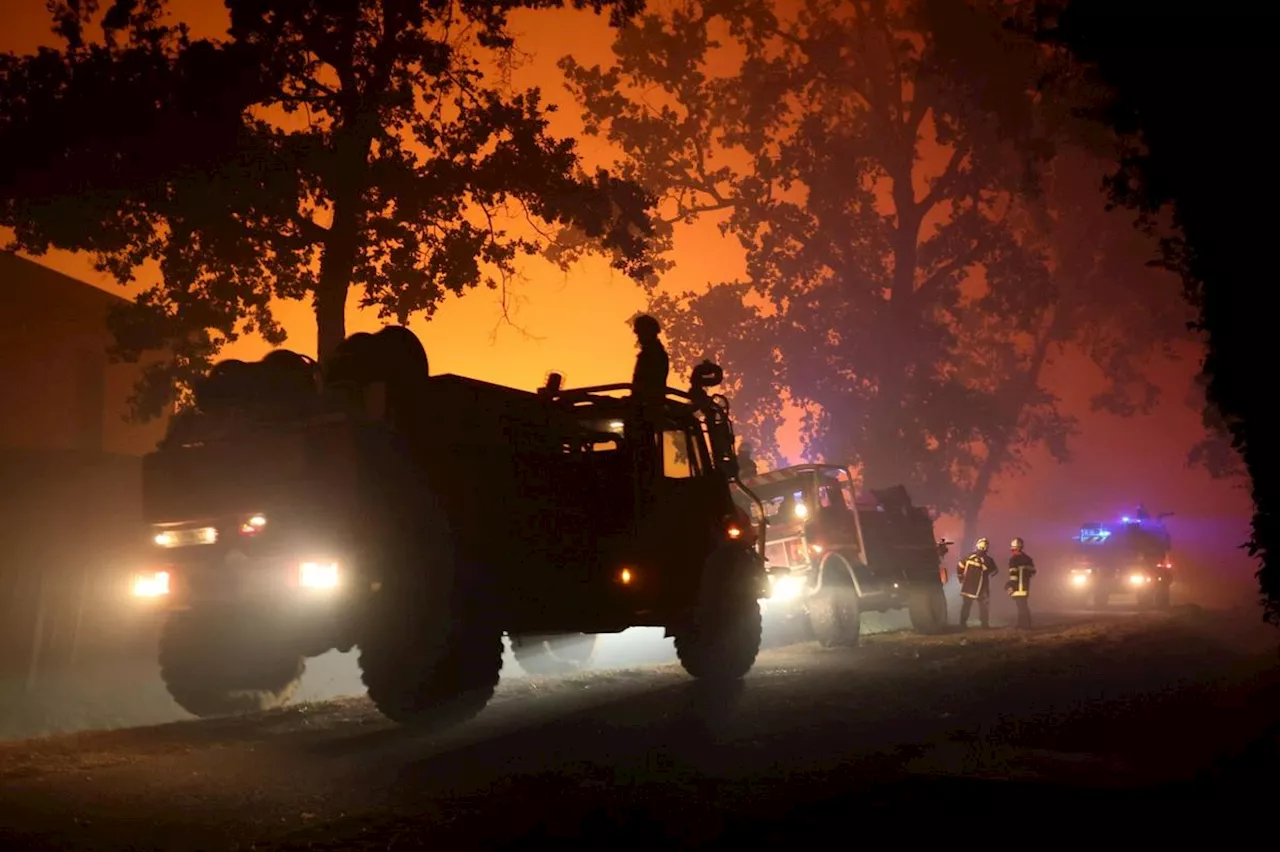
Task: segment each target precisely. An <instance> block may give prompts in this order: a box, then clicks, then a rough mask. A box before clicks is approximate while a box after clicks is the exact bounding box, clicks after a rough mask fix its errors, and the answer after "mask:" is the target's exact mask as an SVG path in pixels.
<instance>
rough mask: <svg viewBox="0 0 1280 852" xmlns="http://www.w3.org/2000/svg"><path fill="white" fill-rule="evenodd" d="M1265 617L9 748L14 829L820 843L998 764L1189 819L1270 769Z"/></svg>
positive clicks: (525, 682) (184, 845)
mask: <svg viewBox="0 0 1280 852" xmlns="http://www.w3.org/2000/svg"><path fill="white" fill-rule="evenodd" d="M1256 618H1257V616H1256V614H1255V613H1253V612H1247V613H1243V614H1240V613H1237V614H1234V615H1214V614H1210V613H1203V612H1198V611H1195V610H1187V611H1181V612H1175V613H1172V614H1149V615H1143V616H1129V617H1120V616H1111V617H1107V616H1093V617H1079V616H1077V617H1061V618H1058V619H1057V620H1056V623H1049V624H1047V626H1043V627H1039V628H1037V630H1036V631H1033V632H1032V633H1030V634H1022V633H1018V632H1016V631H1012V630H1009V629H1003V628H1001V629H994V630H990V631H981V630H971V631H969V632H968V633H967V634H964V635H960V634H952V635H946V636H940V637H921V636H914V635H911V634H901V633H897V634H884V635H879V636H873V637H868V639H867V640H866V641H865V642H864V645H863V647H861V648H857V649H841V650H834V651H825V652H824V651H820V650H818V649H817V648H816V647H815V646H813V645H810V644H804V645H796V646H790V647H785V648H779V649H774V650H770V651H766V652H765V653H763V654H762V655H761V657H760V661H759V663H758V665H757V666H756V668H755V669H754V670H753V671H752V673H751V674H750V675H749V676H748V678H747V679H746V680H745V681H744V682H743V684H742V686H741V688H740V689H738V690H734V691H732V692H731V693H729V694H714V693H708V692H706V691H704V690H703V689H701V688H700V687H699V686H698V685H697V684H696V683H693V682H691V681H690V680H689V679H688V678H687V677H686V676H685V675H683V674H682V673H681V672H680V671H679V670H678V668H676V667H674V666H670V665H666V666H647V667H638V668H632V669H615V670H611V671H603V672H595V673H591V674H587V675H582V676H577V677H571V678H564V679H537V678H523V679H519V680H512V681H508V682H506V683H504V684H503V685H502V686H501V687H500V689H499V694H498V696H497V697H496V698H495V700H494V702H493V703H492V705H491V706H490V707H489V708H488V709H487V710H486V711H485V712H484V713H483V714H482V715H481V716H480V717H479V718H477V719H476V720H474V721H473V722H471V723H468V724H466V725H464V726H461V727H459V728H456V729H453V730H451V731H448V732H445V733H442V734H437V735H434V736H421V735H419V736H411V735H407V734H405V733H403V732H402V731H400V730H398V729H396V728H394V727H393V726H391V725H390V724H389V723H387V722H385V721H384V720H382V719H381V718H380V717H379V716H378V715H377V714H376V713H375V712H374V711H373V710H372V708H371V707H370V706H369V704H368V703H367V701H366V700H364V699H363V698H359V699H344V700H340V701H335V702H325V703H316V704H305V705H300V706H296V707H293V708H286V709H284V710H281V711H275V712H272V713H267V714H263V715H259V716H255V717H249V718H245V719H237V720H228V721H206V722H186V723H177V724H170V725H164V726H159V727H153V728H142V729H134V730H127V731H115V732H103V733H87V734H78V735H71V736H64V737H55V738H48V739H44V740H32V741H25V742H13V743H5V744H3V745H0V849H10V848H12V849H18V848H27V849H30V848H50V849H54V848H56V849H64V850H65V849H94V850H108V849H165V850H185V849H204V850H214V849H235V848H244V849H248V848H253V849H333V850H338V849H366V848H367V849H405V850H409V849H420V848H421V849H475V848H505V847H506V846H507V845H508V844H511V845H519V846H522V847H532V846H536V845H537V844H539V843H544V842H554V843H556V845H557V846H561V847H565V846H572V847H575V848H593V849H596V848H645V849H652V848H653V847H654V846H655V845H662V846H665V847H667V848H671V847H677V848H710V846H711V845H712V844H713V842H714V843H718V844H721V845H723V846H724V848H731V847H732V848H741V847H742V846H744V845H748V846H768V845H769V844H770V843H771V842H772V838H773V835H774V834H777V836H778V838H781V837H782V836H783V835H785V836H786V838H787V842H788V845H790V844H791V843H794V842H796V841H802V842H805V843H815V842H819V839H820V838H824V837H827V836H828V835H831V834H832V833H833V832H838V831H839V830H840V828H839V827H840V826H848V825H849V824H850V822H849V821H850V819H851V818H855V814H858V815H860V814H863V813H864V812H865V813H866V814H867V815H868V817H869V818H876V819H891V820H892V821H893V823H892V824H893V825H894V826H896V828H895V835H896V836H899V837H901V838H902V839H904V840H906V839H909V837H911V836H917V837H919V836H923V834H930V835H931V834H932V832H935V831H937V830H945V831H946V832H947V833H950V832H952V831H953V829H954V828H955V826H954V825H951V824H950V821H948V825H947V826H942V825H940V824H935V825H932V826H930V825H929V824H928V822H929V821H928V820H927V819H926V820H925V821H924V822H923V823H922V822H921V820H920V819H919V817H920V815H921V814H944V813H950V812H953V811H954V810H955V808H956V806H957V802H960V801H963V799H962V798H959V799H958V798H957V797H958V796H962V795H963V793H962V792H960V791H961V790H962V789H963V788H966V787H967V786H969V785H991V784H994V783H996V780H997V779H1004V780H1010V779H1012V780H1015V781H1018V782H1020V783H1018V784H1014V785H1007V786H1006V787H1005V788H1003V789H1005V790H1006V792H1005V793H1004V794H1002V795H1001V796H998V797H997V796H995V794H994V793H992V792H990V791H987V790H983V792H982V796H983V797H984V798H985V799H987V800H988V801H990V802H992V803H993V804H992V805H991V806H990V807H994V806H995V804H996V803H999V804H1000V805H1001V806H1002V807H1006V808H1007V807H1011V805H1010V801H1011V800H1010V798H1009V797H1010V796H1013V797H1015V798H1017V797H1023V798H1024V799H1025V800H1026V801H1028V802H1036V803H1038V806H1039V807H1040V808H1041V809H1044V808H1045V807H1049V808H1051V809H1052V810H1053V811H1054V812H1055V813H1056V814H1057V817H1056V819H1061V818H1062V817H1063V816H1064V812H1063V811H1062V808H1063V807H1065V806H1066V804H1065V803H1072V807H1074V806H1076V805H1077V804H1079V803H1081V802H1083V803H1084V804H1083V805H1081V806H1082V807H1085V808H1086V810H1085V811H1084V812H1083V813H1085V814H1087V815H1088V819H1087V820H1086V822H1088V823H1089V824H1093V822H1096V821H1097V820H1099V819H1101V820H1102V821H1103V822H1105V821H1106V820H1107V819H1108V818H1109V815H1111V814H1113V813H1115V812H1118V811H1122V810H1123V809H1125V808H1132V807H1136V805H1134V804H1133V801H1135V797H1141V796H1148V797H1149V796H1153V795H1154V796H1158V802H1159V805H1158V810H1160V811H1161V812H1163V813H1166V814H1167V813H1169V812H1170V808H1171V807H1172V808H1173V809H1174V812H1175V813H1177V815H1178V820H1177V823H1178V826H1179V830H1183V829H1182V826H1186V825H1189V824H1191V823H1190V822H1188V819H1189V818H1190V817H1194V815H1195V813H1197V812H1199V813H1200V814H1201V815H1203V814H1204V813H1206V812H1205V811H1204V810H1203V809H1202V808H1201V809H1199V810H1198V811H1196V810H1194V809H1192V810H1189V811H1187V812H1185V813H1178V812H1177V808H1178V803H1181V802H1184V801H1185V802H1187V803H1191V802H1196V803H1198V804H1197V807H1198V805H1199V804H1202V803H1204V802H1206V801H1211V800H1214V801H1216V799H1212V798H1211V797H1213V796H1226V795H1229V796H1233V797H1234V798H1233V799H1232V802H1233V806H1236V807H1238V806H1239V805H1240V803H1241V801H1242V797H1243V798H1248V797H1250V796H1256V795H1260V793H1259V792H1258V791H1259V789H1260V788H1259V787H1258V785H1257V783H1256V781H1255V782H1250V783H1249V784H1239V783H1237V779H1257V778H1259V777H1266V775H1262V774H1261V773H1270V777H1271V778H1272V779H1274V777H1276V776H1275V774H1274V773H1275V772H1276V771H1277V767H1280V763H1277V761H1276V756H1275V746H1276V742H1277V730H1278V729H1277V727H1276V722H1277V713H1278V712H1280V709H1278V708H1280V701H1278V700H1277V699H1280V676H1278V674H1277V669H1276V666H1275V662H1276V660H1275V650H1274V648H1275V641H1276V637H1275V635H1274V634H1273V633H1268V632H1260V631H1259V630H1257V629H1255V626H1254V625H1255V622H1256ZM1206 772H1208V773H1209V774H1208V775H1205V773H1206ZM1197 778H1198V779H1199V780H1197ZM1206 778H1208V779H1212V781H1213V783H1212V784H1210V783H1209V782H1208V781H1206V780H1205V779H1206ZM1044 785H1053V786H1052V787H1045V786H1044ZM1263 789H1265V788H1263ZM1046 790H1047V791H1048V792H1046ZM1090 790H1093V791H1097V792H1093V793H1090V792H1089V791H1090ZM1152 790H1155V791H1156V792H1154V793H1152V792H1151V791H1152ZM1009 791H1011V792H1009ZM1064 791H1066V792H1064ZM1266 795H1272V794H1271V793H1266ZM1144 801H1155V800H1151V799H1147V800H1144ZM1188 807H1189V808H1190V805H1189V804H1188ZM1066 816H1067V817H1068V819H1067V821H1066V823H1064V824H1069V823H1071V822H1076V821H1077V820H1075V819H1074V818H1072V817H1070V816H1069V814H1066ZM904 818H907V819H908V821H907V822H906V823H904V822H903V819H904ZM1143 821H1144V822H1147V821H1149V820H1143ZM1125 822H1126V824H1127V823H1131V822H1132V820H1125ZM1158 824H1159V825H1165V824H1167V820H1166V819H1161V820H1160V821H1159V823H1158ZM872 826H874V823H872ZM997 827H998V826H997ZM1114 827H1115V826H1110V825H1108V826H1107V827H1105V828H1100V829H1099V830H1100V831H1103V832H1105V833H1110V832H1111V831H1112V829H1113V828H1114ZM1225 827H1226V830H1227V833H1225V834H1224V833H1221V832H1220V833H1219V834H1218V835H1217V839H1219V840H1227V839H1229V837H1230V836H1231V834H1230V832H1231V831H1235V832H1236V833H1237V834H1238V835H1239V836H1241V837H1243V836H1245V835H1247V834H1248V832H1249V829H1250V826H1249V825H1248V823H1242V822H1240V821H1238V820H1237V821H1234V822H1232V823H1230V824H1229V825H1226V826H1225ZM861 830H863V831H867V830H869V831H875V828H874V827H872V828H869V829H861ZM1145 830H1146V831H1147V832H1148V836H1150V827H1148V828H1146V829H1145ZM904 832H905V833H904ZM1241 832H1243V834H1241ZM840 845H841V846H843V845H846V844H844V843H841V844H840ZM717 848H718V847H717Z"/></svg>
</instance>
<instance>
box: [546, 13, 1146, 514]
mask: <svg viewBox="0 0 1280 852" xmlns="http://www.w3.org/2000/svg"><path fill="white" fill-rule="evenodd" d="M781 8H782V7H778V9H781ZM788 8H794V9H795V11H794V14H788V15H783V14H782V12H781V11H778V10H776V9H775V7H774V6H773V5H772V4H770V3H768V2H765V0H688V2H685V3H681V4H677V5H676V6H675V7H674V8H672V9H671V10H670V11H668V12H665V13H663V14H651V15H647V16H645V17H644V18H642V19H641V20H639V21H638V22H637V23H636V24H635V25H634V26H630V27H626V28H624V29H622V30H621V31H620V33H619V35H618V37H617V40H616V43H615V45H614V54H615V58H616V61H615V63H614V64H613V66H612V67H610V68H607V69H605V68H599V67H596V68H585V67H582V66H581V65H579V64H578V63H576V62H575V61H574V60H573V59H572V58H566V59H565V60H563V62H562V64H563V66H564V67H565V69H566V71H567V73H568V77H569V81H570V87H571V89H572V90H573V92H574V94H575V95H576V97H577V98H578V100H579V101H580V103H581V104H582V105H583V107H584V110H585V113H586V119H587V124H588V131H589V132H598V133H607V134H608V136H609V138H610V139H611V140H612V141H614V142H615V143H616V144H617V145H619V146H620V147H621V148H622V150H623V151H624V152H625V159H624V161H623V162H622V163H621V164H620V165H619V171H620V172H621V173H622V174H625V175H626V176H627V177H629V178H632V179H635V180H637V181H639V182H640V183H642V184H644V185H645V186H647V187H648V188H649V189H650V190H651V191H652V192H653V193H654V194H655V195H657V196H659V197H660V198H661V199H662V206H661V208H660V209H661V210H662V212H663V219H664V221H665V222H666V223H667V224H668V226H670V225H673V224H675V223H680V222H687V221H690V220H692V219H693V218H695V217H699V216H717V217H718V218H719V221H720V223H721V228H722V230H723V231H724V233H726V234H729V235H732V236H733V237H735V238H736V239H737V241H738V242H739V243H740V244H741V246H742V247H743V249H744V251H745V253H746V259H747V278H746V280H744V281H735V282H723V283H721V282H713V285H714V286H712V287H711V288H710V290H709V291H707V292H705V293H700V294H699V293H685V294H679V295H676V296H673V295H671V294H657V295H656V296H655V307H654V310H655V312H657V313H659V314H661V315H662V316H663V317H664V319H665V321H666V324H667V326H668V327H669V328H670V329H671V331H672V336H673V337H674V338H675V341H674V342H675V345H674V346H673V356H674V358H675V360H676V361H677V362H678V363H683V364H688V363H690V362H693V361H696V360H698V359H700V358H701V357H703V356H704V355H707V354H709V355H712V356H713V357H719V358H721V359H723V360H724V361H725V363H726V365H727V366H728V368H729V369H731V370H732V371H733V374H734V376H735V382H736V388H735V390H736V397H735V398H736V399H737V400H738V401H739V406H740V407H742V406H743V405H745V406H746V407H748V408H750V407H753V406H758V408H756V411H755V414H756V417H755V418H754V422H752V424H751V426H752V427H753V428H752V429H751V430H749V431H750V432H751V437H752V438H753V439H754V440H755V441H756V442H757V445H758V446H759V447H760V448H761V449H763V450H766V451H769V450H774V451H776V443H775V442H774V441H773V438H774V435H773V431H772V430H774V429H775V428H776V425H777V422H778V418H779V417H780V415H781V403H780V400H781V399H782V398H783V397H784V396H790V398H791V399H793V400H795V401H796V402H798V403H800V404H802V405H805V406H807V408H808V410H809V412H810V413H809V415H808V418H807V420H806V423H805V430H804V431H805V440H806V443H807V445H808V448H809V450H810V451H811V452H813V453H816V454H821V455H822V456H824V457H826V458H829V459H849V460H853V461H858V462H860V463H861V465H862V468H863V476H864V479H865V480H866V481H867V482H868V484H870V485H873V486H875V485H884V484H892V483H896V482H906V483H909V484H910V485H911V486H912V489H913V493H915V494H917V495H919V496H920V497H922V498H923V499H925V500H928V501H929V502H931V503H934V504H936V505H939V506H941V507H945V508H954V507H961V508H964V509H966V511H970V510H972V511H976V507H978V506H980V505H981V502H982V500H983V499H984V498H985V496H986V493H987V491H988V490H989V488H990V484H991V480H992V479H993V478H994V476H995V475H996V474H999V473H1002V472H1009V471H1013V470H1016V469H1017V467H1018V465H1019V464H1020V463H1021V460H1022V458H1023V457H1024V455H1025V452H1026V451H1027V450H1028V449H1030V448H1031V447H1033V446H1038V445H1045V444H1047V445H1049V447H1050V448H1051V449H1053V450H1054V451H1055V453H1056V454H1057V455H1058V456H1059V457H1065V455H1066V439H1067V437H1069V435H1070V434H1071V431H1072V429H1073V424H1072V422H1071V420H1070V418H1067V417H1065V416H1064V415H1063V414H1062V413H1061V412H1060V411H1059V410H1058V407H1057V400H1056V399H1055V398H1054V397H1053V396H1052V395H1051V394H1049V393H1048V392H1047V391H1046V390H1045V388H1044V386H1043V383H1042V382H1041V372H1042V368H1043V365H1044V363H1045V359H1046V358H1047V357H1049V355H1050V354H1052V352H1053V349H1054V347H1061V346H1063V345H1066V344H1067V343H1075V344H1084V345H1085V346H1086V347H1087V348H1088V349H1089V350H1090V354H1091V356H1092V357H1093V358H1094V360H1095V361H1097V362H1098V363H1099V364H1100V366H1103V367H1104V368H1106V370H1107V372H1108V373H1109V375H1110V376H1111V377H1113V378H1115V379H1117V382H1116V383H1115V385H1114V386H1113V395H1112V396H1111V397H1110V398H1108V399H1100V400H1099V403H1100V404H1106V405H1108V406H1110V407H1112V408H1113V409H1115V410H1120V407H1121V401H1122V400H1132V399H1133V394H1132V391H1135V390H1141V391H1142V393H1141V394H1140V397H1141V399H1140V400H1139V402H1141V403H1143V404H1145V403H1146V402H1148V401H1149V394H1147V391H1148V388H1146V387H1142V384H1141V381H1140V376H1139V373H1138V371H1137V368H1136V367H1135V361H1134V359H1133V356H1135V355H1136V354H1137V353H1138V352H1139V351H1141V350H1145V349H1148V348H1149V347H1150V345H1151V344H1152V342H1153V341H1159V340H1163V339H1166V338H1167V336H1168V329H1167V327H1164V328H1162V329H1161V330H1160V331H1159V332H1155V333H1154V336H1143V337H1141V338H1140V339H1138V338H1136V337H1135V336H1134V335H1131V334H1130V333H1129V332H1128V331H1126V330H1125V329H1124V328H1123V327H1122V324H1121V321H1120V320H1119V319H1118V318H1117V320H1116V321H1115V322H1112V323H1111V324H1110V325H1109V326H1105V325H1098V324H1090V323H1091V322H1092V320H1093V319H1095V318H1096V317H1098V316H1099V315H1100V314H1103V313H1105V310H1104V309H1099V307H1098V305H1097V304H1096V303H1091V302H1089V301H1088V299H1087V296H1086V293H1087V292H1088V291H1089V290H1090V288H1092V289H1093V290H1094V291H1096V290H1097V289H1099V288H1101V287H1103V286H1106V287H1109V288H1114V293H1115V294H1117V295H1118V294H1120V293H1128V294H1132V293H1134V292H1135V289H1134V288H1132V287H1126V284H1128V283H1130V282H1129V281H1128V279H1127V278H1124V277H1121V278H1117V277H1116V276H1115V275H1104V274H1103V273H1102V272H1100V271H1099V270H1097V269H1085V268H1084V267H1085V266H1086V263H1085V256H1086V255H1087V257H1088V258H1093V257H1094V255H1095V254H1096V252H1095V251H1094V248H1095V247H1094V246H1090V247H1089V250H1088V251H1086V252H1083V253H1081V252H1080V251H1078V250H1076V249H1075V248H1073V247H1072V246H1071V245H1070V242H1071V240H1070V229H1071V227H1072V223H1071V222H1070V221H1069V220H1068V217H1067V216H1065V215H1064V216H1063V217H1060V218H1059V219H1057V220H1055V218H1054V216H1053V214H1052V213H1051V212H1050V211H1049V208H1050V207H1051V206H1052V205H1054V204H1059V205H1061V204H1066V203H1068V202H1070V203H1073V204H1076V206H1078V202H1077V201H1074V200H1072V199H1071V198H1070V197H1069V193H1068V192H1067V191H1066V190H1067V189H1068V188H1070V187H1071V186H1072V182H1073V181H1078V180H1080V174H1079V172H1078V169H1076V171H1074V172H1072V173H1070V174H1062V172H1064V171H1069V170H1071V169H1073V168H1075V165H1074V164H1073V163H1072V162H1069V161H1067V160H1060V161H1058V169H1059V172H1058V174H1057V177H1058V180H1057V186H1056V189H1057V192H1056V197H1053V198H1048V200H1046V199H1047V197H1046V194H1045V190H1044V188H1043V187H1042V186H1041V185H1040V181H1039V177H1040V176H1041V174H1042V172H1043V171H1044V166H1045V163H1046V162H1048V161H1049V160H1050V159H1051V158H1052V155H1053V153H1054V149H1053V147H1052V145H1051V144H1050V142H1051V140H1052V138H1053V137H1054V135H1055V133H1056V132H1057V127H1058V122H1059V121H1060V120H1061V118H1060V116H1058V115H1057V114H1056V111H1055V110H1053V109H1049V108H1047V107H1046V104H1045V102H1044V99H1039V100H1038V99H1037V97H1036V94H1035V93H1036V90H1037V85H1038V84H1039V82H1040V78H1041V76H1042V74H1043V72H1044V70H1045V66H1044V62H1045V55H1044V52H1043V51H1042V50H1040V49H1039V48H1038V47H1037V46H1036V45H1035V44H1034V42H1033V41H1032V40H1030V39H1027V38H1025V37H1021V36H1019V35H1017V34H1016V33H1014V32H1012V31H1010V30H1009V29H1008V28H1005V27H1003V26H1002V25H1001V19H1000V17H999V16H997V15H994V14H992V13H991V11H990V10H988V9H985V8H984V7H981V6H979V5H976V4H973V3H969V2H964V0H920V2H892V3H891V2H883V0H859V2H840V0H806V2H804V3H802V4H798V8H796V7H788ZM1095 191H1096V190H1095ZM1050 195H1053V193H1050ZM671 233H672V232H671V231H670V230H668V231H666V236H667V238H668V239H670V235H671ZM1108 262H1112V263H1114V262H1116V261H1115V259H1113V260H1112V261H1108ZM1097 265H1098V264H1097V263H1095V264H1094V266H1097ZM1129 277H1133V276H1129ZM1104 278H1105V279H1106V282H1107V283H1106V285H1103V284H1102V283H1101V282H1102V280H1103V279H1104ZM1149 295H1150V292H1149V291H1148V292H1146V293H1144V294H1143V295H1142V296H1141V297H1133V298H1134V300H1133V301H1131V302H1130V303H1129V307H1130V308H1132V306H1133V305H1134V304H1136V299H1138V298H1145V297H1146V296H1149ZM1108 301H1109V302H1112V303H1114V302H1115V301H1116V296H1115V295H1113V297H1112V299H1110V300H1108ZM1086 338H1087V339H1086ZM775 458H776V456H775Z"/></svg>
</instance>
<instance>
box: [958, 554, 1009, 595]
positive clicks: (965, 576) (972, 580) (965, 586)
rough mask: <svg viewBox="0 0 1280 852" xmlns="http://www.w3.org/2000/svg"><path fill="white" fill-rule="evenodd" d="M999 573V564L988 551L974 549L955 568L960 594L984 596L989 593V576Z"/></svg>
mask: <svg viewBox="0 0 1280 852" xmlns="http://www.w3.org/2000/svg"><path fill="white" fill-rule="evenodd" d="M999 573H1000V566H999V565H997V564H996V561H995V560H994V559H992V558H991V555H990V554H988V553H983V552H982V551H981V550H975V551H974V552H973V553H970V554H969V555H968V556H966V557H965V558H964V561H963V562H961V563H960V565H959V566H958V569H957V577H958V578H959V580H960V594H962V595H964V596H965V597H966V598H985V597H987V596H988V595H990V594H991V577H992V576H993V575H995V574H999Z"/></svg>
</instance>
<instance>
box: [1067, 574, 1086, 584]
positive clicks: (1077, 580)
mask: <svg viewBox="0 0 1280 852" xmlns="http://www.w3.org/2000/svg"><path fill="white" fill-rule="evenodd" d="M1088 583H1089V575H1088V574H1072V575H1071V585H1073V586H1085V585H1088Z"/></svg>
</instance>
